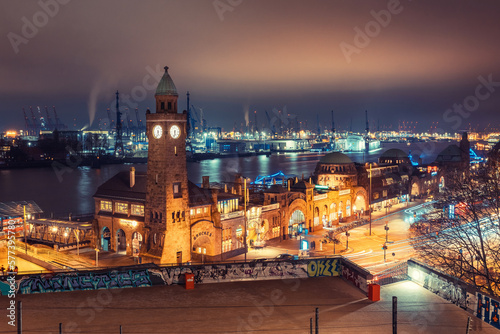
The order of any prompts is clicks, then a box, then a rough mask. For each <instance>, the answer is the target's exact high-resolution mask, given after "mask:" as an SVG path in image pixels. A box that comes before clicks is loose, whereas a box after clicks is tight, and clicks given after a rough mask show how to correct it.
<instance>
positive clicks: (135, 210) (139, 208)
mask: <svg viewBox="0 0 500 334" xmlns="http://www.w3.org/2000/svg"><path fill="white" fill-rule="evenodd" d="M132 214H133V215H134V216H142V217H144V205H138V204H132Z"/></svg>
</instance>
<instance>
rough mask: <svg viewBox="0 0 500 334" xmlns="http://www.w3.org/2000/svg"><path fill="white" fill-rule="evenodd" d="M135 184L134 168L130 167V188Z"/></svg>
mask: <svg viewBox="0 0 500 334" xmlns="http://www.w3.org/2000/svg"><path fill="white" fill-rule="evenodd" d="M134 186H135V168H134V167H130V188H133V187H134Z"/></svg>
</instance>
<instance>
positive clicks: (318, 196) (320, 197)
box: [314, 194, 328, 201]
mask: <svg viewBox="0 0 500 334" xmlns="http://www.w3.org/2000/svg"><path fill="white" fill-rule="evenodd" d="M326 198H328V194H321V195H316V196H314V200H315V201H319V200H322V199H326Z"/></svg>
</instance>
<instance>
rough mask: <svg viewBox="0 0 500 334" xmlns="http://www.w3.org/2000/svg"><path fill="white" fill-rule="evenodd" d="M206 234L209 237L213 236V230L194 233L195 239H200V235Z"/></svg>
mask: <svg viewBox="0 0 500 334" xmlns="http://www.w3.org/2000/svg"><path fill="white" fill-rule="evenodd" d="M204 235H206V236H207V237H211V236H212V232H208V231H202V232H198V233H196V234H195V235H194V237H193V240H196V239H198V238H199V237H201V236H204Z"/></svg>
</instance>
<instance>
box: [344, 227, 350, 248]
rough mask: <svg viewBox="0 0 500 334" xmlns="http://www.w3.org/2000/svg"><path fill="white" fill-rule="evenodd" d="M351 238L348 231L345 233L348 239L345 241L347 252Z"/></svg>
mask: <svg viewBox="0 0 500 334" xmlns="http://www.w3.org/2000/svg"><path fill="white" fill-rule="evenodd" d="M349 236H350V234H349V232H348V231H346V232H345V237H346V240H345V250H348V249H349Z"/></svg>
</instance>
